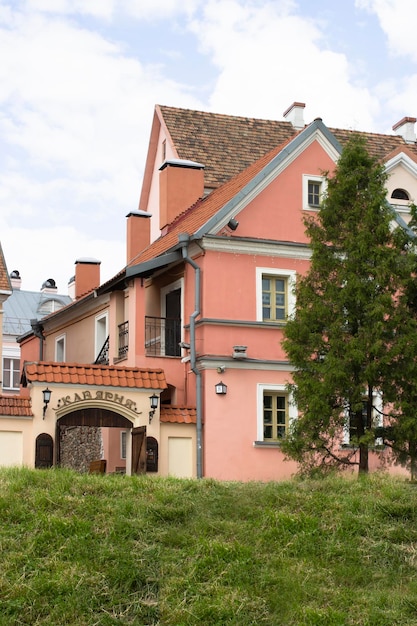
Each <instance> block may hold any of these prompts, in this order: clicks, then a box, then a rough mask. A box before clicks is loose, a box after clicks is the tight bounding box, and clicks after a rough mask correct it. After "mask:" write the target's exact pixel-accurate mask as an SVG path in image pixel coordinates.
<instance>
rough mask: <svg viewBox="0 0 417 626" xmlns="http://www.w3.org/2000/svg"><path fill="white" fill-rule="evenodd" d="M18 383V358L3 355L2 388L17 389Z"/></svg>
mask: <svg viewBox="0 0 417 626" xmlns="http://www.w3.org/2000/svg"><path fill="white" fill-rule="evenodd" d="M19 384H20V359H16V358H11V357H3V389H5V390H7V391H18V390H19Z"/></svg>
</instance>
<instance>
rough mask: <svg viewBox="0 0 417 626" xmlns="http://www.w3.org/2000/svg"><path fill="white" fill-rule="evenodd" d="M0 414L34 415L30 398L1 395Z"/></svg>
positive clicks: (15, 415)
mask: <svg viewBox="0 0 417 626" xmlns="http://www.w3.org/2000/svg"><path fill="white" fill-rule="evenodd" d="M0 415H10V416H12V417H33V413H32V406H31V401H30V398H22V397H20V396H0Z"/></svg>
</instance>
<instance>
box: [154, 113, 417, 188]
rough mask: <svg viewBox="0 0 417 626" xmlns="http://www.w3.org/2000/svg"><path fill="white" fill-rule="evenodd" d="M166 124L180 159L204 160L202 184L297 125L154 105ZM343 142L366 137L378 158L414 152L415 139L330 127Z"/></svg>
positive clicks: (229, 172) (241, 164) (241, 165)
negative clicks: (401, 150) (400, 150)
mask: <svg viewBox="0 0 417 626" xmlns="http://www.w3.org/2000/svg"><path fill="white" fill-rule="evenodd" d="M157 109H159V111H160V112H161V113H162V116H163V120H164V122H165V125H166V128H167V130H168V132H169V134H170V135H171V138H172V141H173V143H174V146H175V148H176V150H177V152H178V156H179V158H181V159H189V160H191V161H197V162H198V163H202V164H203V165H205V171H204V175H205V181H206V186H207V187H218V186H219V185H221V184H223V183H224V182H225V181H226V180H229V179H230V178H232V177H233V176H235V175H236V174H238V173H239V172H241V171H242V170H243V169H245V168H246V167H248V165H250V164H251V163H254V162H255V161H257V160H258V159H259V158H260V157H262V156H263V155H264V154H266V153H267V152H269V151H270V150H272V149H273V148H275V147H276V146H278V145H279V144H281V143H283V142H285V141H286V140H287V139H289V138H291V137H293V136H294V135H295V134H296V133H297V131H296V130H295V129H294V127H293V126H292V124H291V123H290V122H286V121H277V120H264V119H256V118H250V117H238V116H234V115H222V114H218V113H208V112H205V111H194V110H190V109H181V108H175V107H168V106H163V105H158V106H157ZM329 130H330V131H331V132H332V133H333V134H334V135H335V137H336V138H337V140H338V141H339V142H340V143H341V144H342V145H344V144H345V143H346V142H347V141H348V139H349V138H350V137H351V136H352V134H354V133H357V134H359V135H362V136H364V137H365V138H366V141H367V146H368V150H369V153H370V154H371V155H372V156H375V157H376V158H378V159H384V158H385V157H386V155H387V154H389V153H390V152H392V151H393V150H394V149H395V148H397V147H398V146H407V147H408V148H409V149H410V150H411V151H412V152H414V153H415V154H417V146H416V144H408V143H406V142H405V141H404V139H403V138H402V137H401V136H400V135H384V134H378V133H368V132H360V131H359V132H358V131H355V130H345V129H340V128H329Z"/></svg>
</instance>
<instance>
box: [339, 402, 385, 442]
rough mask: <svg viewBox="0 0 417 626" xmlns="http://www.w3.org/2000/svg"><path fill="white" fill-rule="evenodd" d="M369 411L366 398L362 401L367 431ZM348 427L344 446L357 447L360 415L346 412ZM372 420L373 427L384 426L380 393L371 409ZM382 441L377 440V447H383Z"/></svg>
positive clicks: (363, 417)
mask: <svg viewBox="0 0 417 626" xmlns="http://www.w3.org/2000/svg"><path fill="white" fill-rule="evenodd" d="M367 411H368V400H367V398H366V397H364V398H363V401H362V419H363V420H364V422H363V423H364V425H365V430H366V421H367ZM346 415H347V418H346V426H345V432H344V438H343V445H345V446H350V445H352V446H356V445H357V443H358V415H356V414H354V413H352V412H349V411H348V410H347V411H346ZM371 420H372V426H373V427H375V426H382V425H383V417H382V396H381V394H380V393H375V394H374V395H373V398H372V409H371ZM381 444H382V440H381V439H380V438H377V439H376V440H375V445H381Z"/></svg>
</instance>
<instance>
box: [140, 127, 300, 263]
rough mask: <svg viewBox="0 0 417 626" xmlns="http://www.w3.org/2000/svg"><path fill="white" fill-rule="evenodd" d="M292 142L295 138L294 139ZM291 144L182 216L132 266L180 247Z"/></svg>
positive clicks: (228, 183)
mask: <svg viewBox="0 0 417 626" xmlns="http://www.w3.org/2000/svg"><path fill="white" fill-rule="evenodd" d="M291 139H292V137H291ZM289 141H290V139H289V140H287V141H286V142H285V143H283V144H280V145H279V146H276V147H275V148H274V149H273V150H271V151H270V152H268V153H267V154H264V155H263V156H262V157H261V158H260V159H258V160H257V161H256V162H255V163H252V164H251V165H250V166H249V167H247V168H246V169H245V170H243V171H242V172H240V173H239V174H237V175H236V176H234V177H233V178H232V179H230V180H229V181H227V182H226V183H224V184H223V185H222V186H221V187H219V188H217V189H215V190H214V191H212V192H211V193H210V194H209V195H208V196H205V197H204V198H202V199H201V200H199V201H198V202H196V203H195V204H194V205H193V206H192V207H190V208H189V209H187V210H186V211H184V212H183V213H181V214H180V215H179V216H178V217H177V218H176V219H175V220H174V221H173V222H171V224H169V227H168V233H167V234H166V235H163V236H162V237H159V238H158V239H156V240H155V241H154V242H153V243H152V244H151V245H150V246H148V248H145V250H143V251H142V252H141V253H140V254H139V255H138V256H137V257H136V258H135V259H133V260H132V261H131V262H130V263H129V265H130V266H133V265H137V264H139V263H143V262H144V261H149V260H150V259H153V258H154V257H156V256H159V255H161V254H163V253H164V252H166V251H168V250H169V249H171V248H172V247H173V246H175V245H176V244H177V243H178V235H179V234H180V233H188V234H190V235H191V234H193V233H195V232H196V231H197V230H198V229H199V228H201V227H202V226H204V224H205V223H206V222H207V221H208V220H209V219H210V218H211V217H213V215H215V214H216V213H217V211H219V210H220V209H221V208H222V207H223V206H224V205H225V204H226V203H227V202H228V201H229V200H231V199H232V198H234V197H235V196H236V195H237V193H239V191H240V190H241V189H242V188H243V187H244V186H245V185H246V184H247V183H249V182H250V181H251V180H252V179H253V178H254V176H256V174H258V173H259V172H260V171H261V170H262V169H263V168H264V167H265V166H266V165H267V164H268V163H269V162H270V161H271V160H272V159H273V158H274V157H275V156H276V155H277V154H278V153H279V152H281V150H283V148H284V147H285V146H286V145H287V143H288V142H289Z"/></svg>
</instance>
